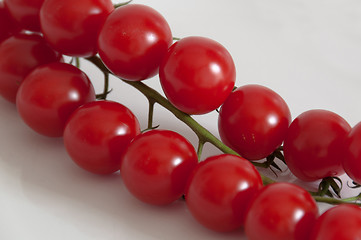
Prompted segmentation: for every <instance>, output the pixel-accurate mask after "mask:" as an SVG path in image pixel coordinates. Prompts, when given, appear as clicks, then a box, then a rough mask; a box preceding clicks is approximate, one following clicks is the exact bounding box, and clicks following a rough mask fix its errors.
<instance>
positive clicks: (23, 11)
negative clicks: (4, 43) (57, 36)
mask: <svg viewBox="0 0 361 240" xmlns="http://www.w3.org/2000/svg"><path fill="white" fill-rule="evenodd" d="M43 2H44V0H4V3H5V6H6V8H7V9H8V10H9V12H10V13H11V15H12V16H13V17H14V19H16V21H17V22H18V23H20V25H21V26H22V27H23V28H25V29H28V30H31V31H35V32H40V22H39V12H40V8H41V6H42V5H43Z"/></svg>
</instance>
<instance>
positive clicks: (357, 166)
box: [342, 122, 361, 184]
mask: <svg viewBox="0 0 361 240" xmlns="http://www.w3.org/2000/svg"><path fill="white" fill-rule="evenodd" d="M345 146H346V147H345V150H344V151H345V152H344V153H345V154H344V157H343V158H342V164H343V168H344V169H345V172H346V173H347V175H348V176H349V177H350V178H351V179H352V180H353V181H355V182H356V183H358V184H361V122H360V123H358V124H357V125H356V126H354V127H353V128H352V130H351V132H350V133H349V135H348V137H347V140H346V141H345Z"/></svg>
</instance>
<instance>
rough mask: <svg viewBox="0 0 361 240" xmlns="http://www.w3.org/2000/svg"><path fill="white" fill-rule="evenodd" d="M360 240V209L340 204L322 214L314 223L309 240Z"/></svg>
mask: <svg viewBox="0 0 361 240" xmlns="http://www.w3.org/2000/svg"><path fill="white" fill-rule="evenodd" d="M354 239H361V209H360V207H358V206H356V205H352V204H342V205H338V206H336V207H332V208H330V209H328V210H327V211H326V212H324V213H323V214H322V215H321V216H320V217H319V218H318V220H317V221H316V224H315V226H314V228H313V231H312V234H311V238H310V240H354Z"/></svg>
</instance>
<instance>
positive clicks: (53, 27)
mask: <svg viewBox="0 0 361 240" xmlns="http://www.w3.org/2000/svg"><path fill="white" fill-rule="evenodd" d="M113 10H114V7H113V4H112V2H111V1H110V0H77V1H76V3H75V2H74V1H73V0H47V1H46V2H45V3H44V5H43V6H42V8H41V11H40V23H41V29H42V32H43V34H44V37H45V39H46V40H47V41H48V42H49V44H50V45H51V46H52V47H53V48H54V49H56V50H57V51H59V52H61V53H62V54H64V55H69V56H76V57H90V56H93V55H95V54H96V53H97V51H98V50H97V40H98V35H99V31H100V28H101V26H102V25H103V24H104V22H105V19H106V18H107V17H108V15H109V14H110V12H112V11H113Z"/></svg>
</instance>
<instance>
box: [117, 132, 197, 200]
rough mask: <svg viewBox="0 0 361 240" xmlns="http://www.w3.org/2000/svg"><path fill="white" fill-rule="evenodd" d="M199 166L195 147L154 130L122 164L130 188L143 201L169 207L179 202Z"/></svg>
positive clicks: (138, 140)
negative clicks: (193, 172)
mask: <svg viewBox="0 0 361 240" xmlns="http://www.w3.org/2000/svg"><path fill="white" fill-rule="evenodd" d="M197 163H198V158H197V154H196V152H195V150H194V148H193V146H192V145H191V144H190V143H189V142H188V141H187V140H186V139H185V138H184V137H183V136H181V135H179V134H178V133H176V132H172V131H168V130H152V131H148V132H145V133H143V134H141V135H139V136H137V137H136V138H135V139H134V140H133V141H132V142H131V144H130V145H129V147H128V149H127V151H126V152H125V154H124V157H123V160H122V164H121V169H120V172H121V176H122V178H123V181H124V184H125V186H126V187H127V189H128V190H129V191H130V192H131V193H132V194H133V195H134V196H135V197H136V198H138V199H139V200H141V201H143V202H146V203H149V204H154V205H165V204H170V203H172V202H174V201H175V200H177V199H179V198H180V197H181V196H182V195H183V194H184V190H185V185H186V183H187V180H188V177H189V175H190V173H191V172H192V170H193V169H194V168H195V167H196V165H197Z"/></svg>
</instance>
